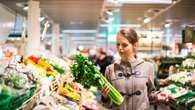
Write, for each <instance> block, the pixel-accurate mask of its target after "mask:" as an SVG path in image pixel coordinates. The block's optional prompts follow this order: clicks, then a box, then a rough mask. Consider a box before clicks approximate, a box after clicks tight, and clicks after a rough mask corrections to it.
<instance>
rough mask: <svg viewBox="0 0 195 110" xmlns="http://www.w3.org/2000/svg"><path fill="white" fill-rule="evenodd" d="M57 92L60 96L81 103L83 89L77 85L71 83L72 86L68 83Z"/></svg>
mask: <svg viewBox="0 0 195 110" xmlns="http://www.w3.org/2000/svg"><path fill="white" fill-rule="evenodd" d="M57 92H58V93H59V94H60V95H62V96H66V97H68V98H71V99H73V100H75V101H79V100H80V97H81V95H80V92H81V89H80V88H79V87H78V85H77V84H76V83H70V84H68V83H66V84H64V86H63V87H59V88H58V90H57Z"/></svg>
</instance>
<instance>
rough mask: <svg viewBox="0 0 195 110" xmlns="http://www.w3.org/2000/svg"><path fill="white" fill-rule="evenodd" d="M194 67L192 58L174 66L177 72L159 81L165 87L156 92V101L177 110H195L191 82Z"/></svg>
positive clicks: (194, 98) (194, 63)
mask: <svg viewBox="0 0 195 110" xmlns="http://www.w3.org/2000/svg"><path fill="white" fill-rule="evenodd" d="M194 65H195V60H194V59H192V58H187V59H186V60H184V61H183V62H182V63H181V65H176V67H177V69H178V70H177V71H178V72H177V73H175V74H171V75H170V76H169V77H168V78H166V79H163V80H161V81H160V82H162V84H164V85H165V87H163V88H160V90H159V91H158V95H157V98H158V100H160V101H161V102H163V101H165V102H166V103H168V105H170V106H171V107H173V108H175V109H178V110H195V93H194V92H193V90H194V88H195V85H193V84H194V83H193V82H192V81H193V78H194V77H195V73H194V72H195V71H194V67H195V66H194Z"/></svg>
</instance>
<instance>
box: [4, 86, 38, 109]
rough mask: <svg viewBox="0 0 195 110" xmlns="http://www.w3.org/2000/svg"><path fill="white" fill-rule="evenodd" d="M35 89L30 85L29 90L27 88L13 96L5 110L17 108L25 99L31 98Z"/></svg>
mask: <svg viewBox="0 0 195 110" xmlns="http://www.w3.org/2000/svg"><path fill="white" fill-rule="evenodd" d="M35 90H36V87H35V86H34V87H31V88H30V89H29V90H27V91H26V92H25V93H23V94H21V95H19V96H16V97H14V98H13V99H12V101H11V103H10V105H9V107H8V109H7V110H16V109H17V108H19V107H20V106H22V104H23V103H24V102H25V101H27V100H28V99H29V98H31V97H32V96H33V95H34V93H35Z"/></svg>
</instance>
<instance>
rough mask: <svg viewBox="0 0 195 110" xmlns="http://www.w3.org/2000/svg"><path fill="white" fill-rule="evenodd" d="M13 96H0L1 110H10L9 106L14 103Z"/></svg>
mask: <svg viewBox="0 0 195 110" xmlns="http://www.w3.org/2000/svg"><path fill="white" fill-rule="evenodd" d="M12 98H13V97H12V96H11V95H8V94H3V93H1V94H0V110H8V107H9V104H10V102H11V101H12Z"/></svg>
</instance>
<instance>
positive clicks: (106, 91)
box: [101, 86, 110, 99]
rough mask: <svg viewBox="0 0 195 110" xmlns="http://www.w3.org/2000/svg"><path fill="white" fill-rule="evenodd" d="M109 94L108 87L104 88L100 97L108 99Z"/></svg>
mask: <svg viewBox="0 0 195 110" xmlns="http://www.w3.org/2000/svg"><path fill="white" fill-rule="evenodd" d="M109 92H110V89H109V87H108V86H105V87H104V88H103V89H102V90H101V94H102V96H103V97H104V98H105V99H106V98H107V97H108V93H109Z"/></svg>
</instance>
